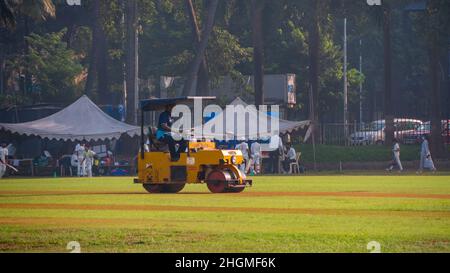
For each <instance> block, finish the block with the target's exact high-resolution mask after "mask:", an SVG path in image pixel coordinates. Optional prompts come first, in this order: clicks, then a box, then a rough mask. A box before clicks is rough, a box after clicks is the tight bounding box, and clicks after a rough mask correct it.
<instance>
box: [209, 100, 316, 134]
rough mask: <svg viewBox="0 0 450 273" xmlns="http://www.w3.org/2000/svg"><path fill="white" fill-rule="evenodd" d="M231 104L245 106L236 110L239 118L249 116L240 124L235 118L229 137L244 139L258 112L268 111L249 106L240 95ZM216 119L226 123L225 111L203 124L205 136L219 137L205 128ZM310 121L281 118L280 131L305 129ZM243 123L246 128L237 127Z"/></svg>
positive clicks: (256, 120)
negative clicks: (207, 131)
mask: <svg viewBox="0 0 450 273" xmlns="http://www.w3.org/2000/svg"><path fill="white" fill-rule="evenodd" d="M230 105H233V106H238V105H241V106H243V107H242V108H240V109H239V110H236V114H237V116H238V118H244V117H246V116H247V119H246V121H247V122H244V123H240V124H236V123H237V122H236V119H233V120H234V122H235V124H234V130H233V131H230V132H227V135H228V137H231V138H235V139H242V138H246V137H248V134H247V133H248V131H249V128H248V127H249V126H250V125H249V123H251V122H256V123H257V122H258V114H259V115H264V116H267V114H266V113H262V112H259V111H258V110H257V109H256V108H255V107H247V106H248V104H247V103H246V102H245V101H243V100H242V99H241V98H239V97H237V98H236V99H235V100H234V101H233V102H231V103H230ZM215 119H219V120H224V123H226V117H225V116H224V113H223V112H222V113H220V114H219V115H218V116H216V117H214V118H213V119H212V120H210V121H208V122H207V123H205V124H204V125H203V134H204V136H205V137H212V138H215V137H217V134H214V133H209V134H208V133H206V132H205V130H204V128H205V127H212V126H213V124H214V123H215ZM271 119H272V117H270V116H267V124H268V125H269V126H270V124H271ZM310 123H311V122H310V121H309V120H304V121H289V120H284V119H279V133H281V134H287V133H292V132H293V131H296V130H298V129H304V128H306V127H308V126H309V125H310ZM242 125H244V126H246V128H237V127H240V126H242ZM307 137H309V134H307Z"/></svg>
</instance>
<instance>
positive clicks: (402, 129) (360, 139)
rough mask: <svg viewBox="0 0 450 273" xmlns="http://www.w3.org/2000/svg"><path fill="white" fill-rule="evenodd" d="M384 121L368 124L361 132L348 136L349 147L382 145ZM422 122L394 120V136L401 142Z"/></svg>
mask: <svg viewBox="0 0 450 273" xmlns="http://www.w3.org/2000/svg"><path fill="white" fill-rule="evenodd" d="M385 123H386V121H385V120H384V119H380V120H375V121H372V122H371V123H369V124H368V125H367V126H366V127H365V128H364V129H362V130H361V131H358V132H355V133H353V134H351V135H350V139H349V142H350V145H369V144H383V143H384V139H385V132H384V130H385V127H386V125H385ZM422 124H423V122H422V121H421V120H417V119H406V118H396V119H394V130H395V132H394V134H395V137H396V138H397V139H398V140H399V141H400V142H401V141H402V139H403V136H406V135H408V134H409V133H411V132H413V131H414V130H415V129H416V128H418V127H419V126H421V125H422Z"/></svg>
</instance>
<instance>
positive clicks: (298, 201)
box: [0, 173, 450, 252]
mask: <svg viewBox="0 0 450 273" xmlns="http://www.w3.org/2000/svg"><path fill="white" fill-rule="evenodd" d="M379 174H381V173H379ZM70 241H78V242H79V243H80V245H81V251H82V252H368V250H367V243H368V242H370V241H377V242H379V243H380V244H381V251H382V252H450V179H449V174H448V173H443V174H441V175H422V176H416V175H412V174H411V175H402V176H395V175H392V176H389V175H384V174H382V175H376V174H372V175H367V176H363V175H333V176H332V175H328V176H327V175H320V176H314V175H309V176H299V177H287V176H285V177H275V176H267V177H254V187H253V188H251V189H247V190H246V191H245V192H243V193H241V194H219V195H214V194H209V193H208V192H207V189H206V186H205V185H188V186H186V188H185V190H184V191H183V192H182V193H181V194H168V195H151V194H147V193H146V192H145V191H144V190H143V188H142V187H141V186H140V185H135V184H133V183H132V178H129V177H125V178H94V179H88V178H86V179H80V178H65V179H60V178H48V179H5V180H0V251H2V252H68V250H66V245H67V243H68V242H70Z"/></svg>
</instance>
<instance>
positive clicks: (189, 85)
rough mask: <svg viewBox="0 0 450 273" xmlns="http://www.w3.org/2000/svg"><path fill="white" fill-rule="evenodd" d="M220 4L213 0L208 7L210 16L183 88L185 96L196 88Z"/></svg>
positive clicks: (217, 0)
mask: <svg viewBox="0 0 450 273" xmlns="http://www.w3.org/2000/svg"><path fill="white" fill-rule="evenodd" d="M218 4H219V0H211V1H210V3H209V6H208V14H207V16H206V17H207V18H206V22H205V25H204V27H203V32H202V37H201V41H200V43H199V44H198V46H197V47H196V50H195V57H194V60H192V62H191V64H190V66H189V71H188V73H187V76H186V81H185V83H184V87H183V96H188V95H190V94H191V93H192V89H193V87H194V81H195V78H196V76H197V74H198V71H199V68H200V64H201V62H202V61H203V59H204V56H205V51H206V47H207V46H208V39H209V36H210V35H211V32H212V30H213V27H214V19H215V15H216V10H217V5H218Z"/></svg>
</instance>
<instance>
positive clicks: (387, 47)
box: [383, 2, 394, 146]
mask: <svg viewBox="0 0 450 273" xmlns="http://www.w3.org/2000/svg"><path fill="white" fill-rule="evenodd" d="M383 44H384V116H385V143H386V145H388V146H391V145H392V140H393V139H394V116H393V113H392V72H391V65H392V60H391V7H390V6H389V4H388V3H386V2H383Z"/></svg>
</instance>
